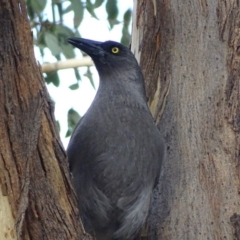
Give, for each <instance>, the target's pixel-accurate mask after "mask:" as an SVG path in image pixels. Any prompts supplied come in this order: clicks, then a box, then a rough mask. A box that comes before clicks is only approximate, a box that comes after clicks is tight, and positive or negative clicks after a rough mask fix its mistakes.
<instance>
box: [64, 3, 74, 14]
mask: <svg viewBox="0 0 240 240" xmlns="http://www.w3.org/2000/svg"><path fill="white" fill-rule="evenodd" d="M72 10H73V8H72V4H71V5H69V6H68V7H66V8H65V9H64V10H63V12H62V13H63V14H66V13H68V12H70V11H72Z"/></svg>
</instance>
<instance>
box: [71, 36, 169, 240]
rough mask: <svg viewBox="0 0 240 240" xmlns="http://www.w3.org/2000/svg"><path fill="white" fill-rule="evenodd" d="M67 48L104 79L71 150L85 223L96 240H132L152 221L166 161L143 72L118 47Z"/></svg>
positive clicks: (81, 42)
mask: <svg viewBox="0 0 240 240" xmlns="http://www.w3.org/2000/svg"><path fill="white" fill-rule="evenodd" d="M68 42H69V43H71V44H72V45H74V46H75V47H77V48H79V49H81V50H82V51H84V52H85V53H87V54H88V55H89V56H90V57H91V58H92V60H93V61H94V63H95V66H96V68H97V71H98V73H99V77H100V85H99V89H98V91H97V94H96V97H95V99H94V101H93V103H92V105H91V106H90V108H89V110H88V111H87V113H86V114H85V115H84V117H83V118H82V119H81V120H80V122H79V123H78V124H77V126H76V128H75V130H74V132H73V135H72V137H71V140H70V143H69V146H68V149H67V155H68V158H69V167H70V171H71V173H72V175H73V183H74V187H75V191H76V193H77V196H78V201H79V210H80V215H81V219H82V221H83V224H84V228H85V230H86V231H87V232H89V233H91V234H92V235H95V237H96V238H97V240H112V239H114V240H132V239H134V238H135V237H136V236H137V234H138V232H139V230H140V228H141V227H142V225H143V224H144V223H145V221H146V218H147V216H148V211H149V207H150V204H151V198H152V192H153V188H154V186H155V185H156V183H157V181H158V177H159V174H160V170H161V165H162V161H163V159H164V155H165V145H164V141H163V139H162V137H161V135H160V132H159V130H158V129H157V127H156V125H155V123H154V120H153V118H152V115H151V113H150V111H149V109H148V106H147V100H146V96H145V88H144V81H143V76H142V72H141V69H140V67H139V65H138V63H137V61H136V59H135V57H134V55H133V54H132V52H131V51H130V50H129V49H128V48H127V47H125V46H123V45H122V44H120V43H117V42H113V41H107V42H97V41H92V40H88V39H83V38H69V39H68Z"/></svg>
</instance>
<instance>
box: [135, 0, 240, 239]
mask: <svg viewBox="0 0 240 240" xmlns="http://www.w3.org/2000/svg"><path fill="white" fill-rule="evenodd" d="M239 5H240V3H239V1H237V0H232V1H230V0H225V1H221V0H209V1H207V0H201V1H199V0H186V1H175V0H169V1H166V0H153V1H145V0H138V1H137V0H135V8H134V11H135V13H134V19H133V42H132V48H133V51H134V52H135V53H136V55H137V56H138V59H139V61H140V64H141V66H142V69H143V73H144V76H145V80H146V86H147V95H148V97H149V105H150V108H151V111H152V113H153V115H154V117H155V119H156V120H157V123H159V120H160V119H161V121H160V123H159V129H160V131H161V132H162V133H163V135H164V137H165V139H166V144H167V159H166V161H165V162H164V165H163V171H162V174H161V179H160V183H159V186H158V189H157V191H156V195H155V197H156V199H157V200H156V199H155V201H154V204H153V208H152V211H151V215H150V218H149V229H148V230H149V231H148V237H147V239H164V240H168V239H172V240H176V239H183V240H188V239H189V240H193V239H203V240H205V239H209V240H212V239H217V240H220V239H228V240H231V239H240V181H239V177H240V164H239V162H240V135H239V132H240V79H239V75H240V50H239V49H240V47H239V46H240V6H239ZM166 99H167V101H166ZM165 102H167V103H166V105H165ZM164 106H165V109H164V112H163V108H164ZM162 112H163V114H162Z"/></svg>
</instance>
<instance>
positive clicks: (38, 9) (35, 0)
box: [29, 0, 47, 14]
mask: <svg viewBox="0 0 240 240" xmlns="http://www.w3.org/2000/svg"><path fill="white" fill-rule="evenodd" d="M29 4H30V5H31V7H32V9H33V11H34V12H35V13H37V14H40V13H42V11H43V10H44V8H45V7H46V5H47V0H30V1H29Z"/></svg>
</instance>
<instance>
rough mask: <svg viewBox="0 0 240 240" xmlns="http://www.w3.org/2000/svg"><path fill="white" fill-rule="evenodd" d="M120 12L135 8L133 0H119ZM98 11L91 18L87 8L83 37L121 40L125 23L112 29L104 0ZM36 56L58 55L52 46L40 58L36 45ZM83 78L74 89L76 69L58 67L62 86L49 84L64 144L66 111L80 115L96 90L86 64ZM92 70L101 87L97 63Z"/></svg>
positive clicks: (49, 58)
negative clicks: (51, 51)
mask: <svg viewBox="0 0 240 240" xmlns="http://www.w3.org/2000/svg"><path fill="white" fill-rule="evenodd" d="M48 2H49V3H48V6H47V7H46V11H47V12H46V14H47V17H48V19H49V20H51V5H50V1H48ZM118 6H119V15H118V20H122V19H123V14H124V13H125V11H126V10H127V9H129V8H131V9H132V1H130V0H127V1H126V0H125V1H118ZM95 13H96V15H97V16H98V18H99V19H100V20H96V19H95V18H92V17H91V15H90V14H88V13H87V11H85V12H84V19H83V22H82V23H81V25H80V27H79V32H80V34H81V36H82V37H84V38H89V39H94V40H97V41H106V40H114V41H120V39H121V36H122V24H118V25H115V26H114V28H113V29H112V30H111V31H109V25H108V21H107V14H106V11H105V4H104V5H103V6H101V7H100V8H98V9H96V11H95ZM64 24H65V25H67V26H69V27H70V28H72V27H73V13H72V12H70V13H68V14H66V15H65V17H64ZM76 54H77V57H79V58H81V53H80V51H79V50H76ZM35 56H36V58H37V60H38V61H39V62H40V63H42V62H43V61H45V62H55V61H56V59H55V58H54V57H53V56H52V55H51V53H50V51H49V50H46V51H45V57H44V59H42V58H41V56H40V53H39V51H38V48H36V47H35ZM79 69H80V74H81V77H82V81H80V82H79V85H80V87H79V89H77V90H71V89H69V86H70V85H72V84H73V83H76V81H77V80H76V78H75V74H74V70H73V69H67V70H60V71H58V74H59V77H60V86H59V87H55V86H54V85H53V84H49V85H47V88H48V91H49V93H50V95H51V97H52V98H53V100H54V101H55V117H56V120H58V121H59V122H60V126H61V131H60V136H61V139H62V142H63V145H64V146H65V148H66V147H67V145H68V142H69V138H65V134H66V132H67V129H68V126H67V112H68V110H69V109H70V108H73V109H74V110H76V111H77V112H78V113H79V114H80V115H81V116H83V115H84V113H85V112H86V111H87V109H88V108H89V106H90V104H91V102H92V100H93V98H94V96H95V93H96V91H95V90H94V89H93V87H92V85H91V83H90V81H89V79H88V78H86V77H84V76H83V74H84V73H85V72H86V69H87V68H85V67H83V68H79ZM91 70H92V73H93V79H94V82H95V86H96V87H98V74H97V72H96V70H95V68H94V67H91Z"/></svg>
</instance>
